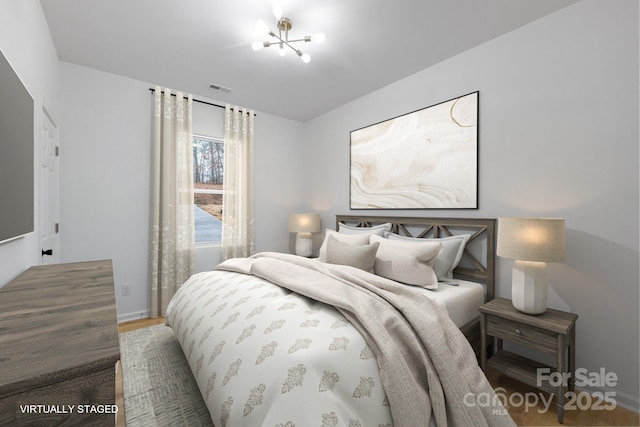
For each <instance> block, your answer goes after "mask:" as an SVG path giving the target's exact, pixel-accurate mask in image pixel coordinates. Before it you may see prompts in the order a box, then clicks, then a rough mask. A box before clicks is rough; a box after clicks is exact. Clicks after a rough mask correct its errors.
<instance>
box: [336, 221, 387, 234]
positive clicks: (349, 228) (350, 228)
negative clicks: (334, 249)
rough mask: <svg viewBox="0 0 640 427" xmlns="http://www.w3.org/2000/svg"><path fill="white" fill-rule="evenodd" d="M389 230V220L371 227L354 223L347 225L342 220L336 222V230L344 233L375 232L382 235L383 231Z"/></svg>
mask: <svg viewBox="0 0 640 427" xmlns="http://www.w3.org/2000/svg"><path fill="white" fill-rule="evenodd" d="M390 231H391V223H390V222H385V223H384V224H380V225H374V226H373V227H356V226H355V225H348V224H345V223H343V222H341V223H338V232H339V233H344V234H362V233H375V234H377V235H378V236H384V233H388V232H390Z"/></svg>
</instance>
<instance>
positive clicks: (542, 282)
mask: <svg viewBox="0 0 640 427" xmlns="http://www.w3.org/2000/svg"><path fill="white" fill-rule="evenodd" d="M548 288H549V285H548V284H547V264H546V263H544V262H536V261H521V260H516V261H515V262H514V263H513V276H512V285H511V301H512V303H513V306H514V307H515V308H516V309H517V310H518V311H521V312H523V313H527V314H540V313H544V312H545V311H546V310H547V294H548Z"/></svg>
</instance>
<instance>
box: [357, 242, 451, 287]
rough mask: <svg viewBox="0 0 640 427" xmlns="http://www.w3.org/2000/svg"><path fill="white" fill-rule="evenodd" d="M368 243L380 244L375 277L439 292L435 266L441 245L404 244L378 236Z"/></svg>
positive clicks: (437, 243)
mask: <svg viewBox="0 0 640 427" xmlns="http://www.w3.org/2000/svg"><path fill="white" fill-rule="evenodd" d="M369 241H370V242H371V243H375V242H378V243H380V246H379V247H378V252H377V253H376V263H375V265H374V267H373V269H374V272H375V274H377V275H378V276H382V277H386V278H387V279H391V280H395V281H396V282H402V283H406V284H408V285H416V286H420V287H423V288H426V289H438V277H437V276H436V273H435V271H433V263H434V261H435V259H436V256H438V254H439V253H440V252H441V251H442V243H439V242H425V243H414V242H404V241H402V240H389V239H385V238H383V237H380V236H377V235H372V236H371V237H370V238H369Z"/></svg>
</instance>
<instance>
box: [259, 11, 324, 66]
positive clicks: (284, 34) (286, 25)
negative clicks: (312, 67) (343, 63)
mask: <svg viewBox="0 0 640 427" xmlns="http://www.w3.org/2000/svg"><path fill="white" fill-rule="evenodd" d="M273 14H274V15H275V17H276V19H277V23H276V26H277V28H278V34H276V33H275V32H274V31H272V30H271V29H270V28H269V26H268V25H267V24H266V23H265V22H264V21H263V20H258V22H257V23H256V28H257V29H258V31H260V32H264V33H267V34H269V35H270V36H271V37H273V38H275V39H276V40H270V41H266V42H261V41H255V42H253V43H251V47H252V48H253V50H260V49H262V48H265V47H270V46H278V54H279V55H280V56H285V55H286V53H287V50H286V48H285V46H287V47H289V48H290V49H291V50H293V51H294V52H295V53H296V55H298V56H299V57H300V58H301V59H302V61H303V62H305V63H308V62H309V61H310V60H311V56H309V54H308V53H303V52H302V51H301V50H300V49H296V48H295V47H294V46H292V45H291V43H296V42H316V43H322V42H324V39H325V36H324V34H323V33H318V34H314V35H313V36H304V37H303V38H301V39H295V40H289V30H291V27H292V26H293V22H292V21H291V19H289V18H286V17H283V16H282V9H280V8H279V7H276V8H274V9H273Z"/></svg>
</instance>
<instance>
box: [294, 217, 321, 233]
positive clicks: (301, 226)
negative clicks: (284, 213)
mask: <svg viewBox="0 0 640 427" xmlns="http://www.w3.org/2000/svg"><path fill="white" fill-rule="evenodd" d="M289 232H290V233H299V232H304V233H318V232H320V214H316V213H298V214H289Z"/></svg>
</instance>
